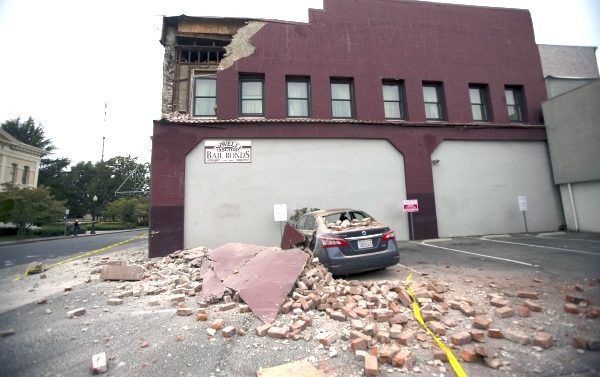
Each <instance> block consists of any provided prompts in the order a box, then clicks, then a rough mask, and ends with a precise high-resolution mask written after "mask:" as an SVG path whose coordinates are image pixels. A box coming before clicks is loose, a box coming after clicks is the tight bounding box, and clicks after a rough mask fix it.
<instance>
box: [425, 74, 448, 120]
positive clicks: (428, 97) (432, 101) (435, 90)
mask: <svg viewBox="0 0 600 377" xmlns="http://www.w3.org/2000/svg"><path fill="white" fill-rule="evenodd" d="M423 101H424V103H425V119H427V120H442V119H443V118H444V115H443V112H442V86H441V84H438V83H427V84H423Z"/></svg>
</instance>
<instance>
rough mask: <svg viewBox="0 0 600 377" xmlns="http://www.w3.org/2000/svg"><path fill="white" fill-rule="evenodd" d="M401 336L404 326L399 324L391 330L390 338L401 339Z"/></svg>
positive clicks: (394, 325)
mask: <svg viewBox="0 0 600 377" xmlns="http://www.w3.org/2000/svg"><path fill="white" fill-rule="evenodd" d="M400 334H402V325H399V324H397V323H395V324H393V325H392V327H391V328H390V338H392V339H398V338H399V337H400Z"/></svg>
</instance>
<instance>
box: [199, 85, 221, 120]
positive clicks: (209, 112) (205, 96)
mask: <svg viewBox="0 0 600 377" xmlns="http://www.w3.org/2000/svg"><path fill="white" fill-rule="evenodd" d="M216 106H217V80H216V79H214V78H205V77H196V78H194V116H196V117H214V116H216Z"/></svg>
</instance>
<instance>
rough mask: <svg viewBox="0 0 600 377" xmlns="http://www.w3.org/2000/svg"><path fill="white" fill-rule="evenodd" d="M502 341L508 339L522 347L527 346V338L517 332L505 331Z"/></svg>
mask: <svg viewBox="0 0 600 377" xmlns="http://www.w3.org/2000/svg"><path fill="white" fill-rule="evenodd" d="M504 339H508V340H510V341H512V342H515V343H519V344H522V345H527V344H529V336H527V335H526V334H524V333H523V332H521V331H518V330H512V329H509V330H505V331H504Z"/></svg>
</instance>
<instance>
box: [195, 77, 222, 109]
mask: <svg viewBox="0 0 600 377" xmlns="http://www.w3.org/2000/svg"><path fill="white" fill-rule="evenodd" d="M198 80H207V81H208V80H212V81H214V82H215V95H214V97H213V96H197V95H196V82H197V81H198ZM192 83H193V84H192V93H193V95H192V117H194V118H216V117H217V110H216V106H217V78H216V77H214V76H193V77H192ZM197 98H214V99H215V107H214V108H213V114H211V115H199V114H196V99H197Z"/></svg>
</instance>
